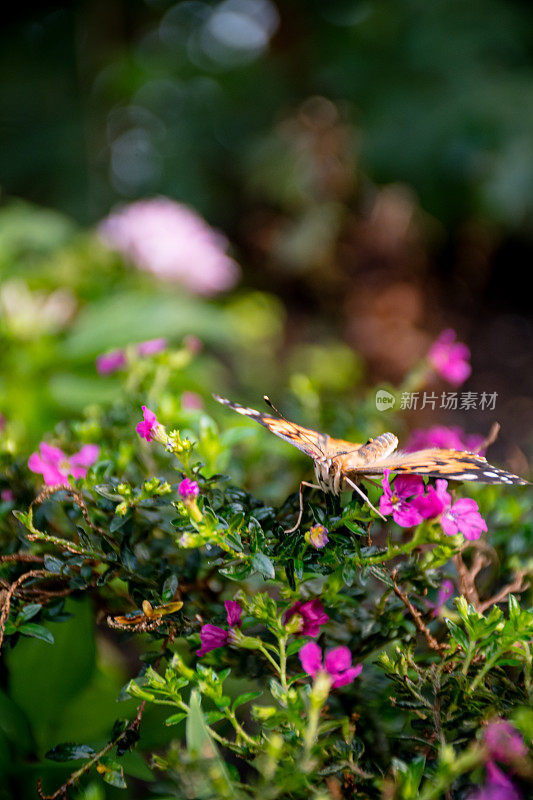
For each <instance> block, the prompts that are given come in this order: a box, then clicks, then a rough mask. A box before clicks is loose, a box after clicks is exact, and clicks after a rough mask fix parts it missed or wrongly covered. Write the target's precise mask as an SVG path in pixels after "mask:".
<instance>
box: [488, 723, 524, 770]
mask: <svg viewBox="0 0 533 800" xmlns="http://www.w3.org/2000/svg"><path fill="white" fill-rule="evenodd" d="M483 738H484V740H485V744H486V745H487V749H488V751H489V753H490V756H491V758H493V759H496V760H497V761H503V763H504V764H510V763H512V762H513V761H516V760H517V759H520V758H524V756H526V755H527V752H528V749H527V747H526V744H525V742H524V740H523V739H522V735H521V734H520V733H519V732H518V731H517V729H516V728H515V727H514V725H511V723H510V722H508V721H507V720H506V719H494V720H492V722H489V724H488V725H487V727H486V728H485V730H484V731H483Z"/></svg>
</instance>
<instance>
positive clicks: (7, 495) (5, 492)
mask: <svg viewBox="0 0 533 800" xmlns="http://www.w3.org/2000/svg"><path fill="white" fill-rule="evenodd" d="M14 499H15V495H14V494H13V490H12V489H2V491H1V492H0V500H1V501H2V503H12V502H13V500H14Z"/></svg>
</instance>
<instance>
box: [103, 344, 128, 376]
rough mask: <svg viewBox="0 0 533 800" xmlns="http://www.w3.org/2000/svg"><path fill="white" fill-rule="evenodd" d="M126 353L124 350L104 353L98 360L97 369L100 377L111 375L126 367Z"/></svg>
mask: <svg viewBox="0 0 533 800" xmlns="http://www.w3.org/2000/svg"><path fill="white" fill-rule="evenodd" d="M126 363H127V359H126V352H125V351H124V350H112V351H111V353H103V354H102V355H100V356H97V358H96V369H97V371H98V372H99V373H100V375H109V374H110V373H111V372H116V371H117V369H122V368H123V367H125V366H126Z"/></svg>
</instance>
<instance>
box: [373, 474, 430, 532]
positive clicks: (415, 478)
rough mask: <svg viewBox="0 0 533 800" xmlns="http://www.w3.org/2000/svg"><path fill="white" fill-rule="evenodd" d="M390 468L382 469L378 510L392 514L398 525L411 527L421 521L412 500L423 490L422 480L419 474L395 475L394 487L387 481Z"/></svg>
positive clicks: (420, 516) (420, 515)
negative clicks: (381, 488)
mask: <svg viewBox="0 0 533 800" xmlns="http://www.w3.org/2000/svg"><path fill="white" fill-rule="evenodd" d="M389 475H390V470H389V469H386V470H384V471H383V481H382V486H383V492H384V493H383V494H382V495H381V497H380V498H379V510H380V511H381V513H382V514H392V518H393V520H394V521H395V522H397V523H398V525H401V526H402V527H404V528H412V527H413V525H418V523H419V522H422V519H423V517H422V514H421V513H420V511H419V510H418V508H417V506H416V503H415V502H414V500H415V499H416V498H418V497H420V495H421V494H423V492H424V481H423V480H422V478H421V477H420V475H397V476H396V478H395V480H394V488H393V489H391V486H390V483H389Z"/></svg>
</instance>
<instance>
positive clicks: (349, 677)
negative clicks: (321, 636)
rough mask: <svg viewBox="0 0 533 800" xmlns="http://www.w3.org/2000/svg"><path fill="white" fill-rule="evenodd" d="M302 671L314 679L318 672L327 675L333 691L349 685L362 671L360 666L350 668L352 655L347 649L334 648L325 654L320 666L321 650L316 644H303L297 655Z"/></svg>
mask: <svg viewBox="0 0 533 800" xmlns="http://www.w3.org/2000/svg"><path fill="white" fill-rule="evenodd" d="M298 658H299V659H300V663H301V665H302V667H303V669H304V670H305V671H306V672H307V674H308V675H311V677H312V678H314V677H315V676H316V675H317V674H318V673H319V672H323V673H325V674H326V675H328V677H329V679H330V681H331V685H332V686H333V688H334V689H338V688H339V687H340V686H346V684H348V683H351V682H352V681H353V680H354V679H355V678H357V676H358V675H360V674H361V670H362V669H363V665H362V664H356V665H355V667H352V654H351V653H350V651H349V649H348V648H347V647H344V646H341V647H334V648H333V649H332V650H329V651H328V652H327V653H326V658H325V663H324V664H322V650H321V649H320V647H319V646H318V645H317V643H316V642H308V643H307V644H304V646H303V647H302V648H301V650H300V652H299V653H298Z"/></svg>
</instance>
